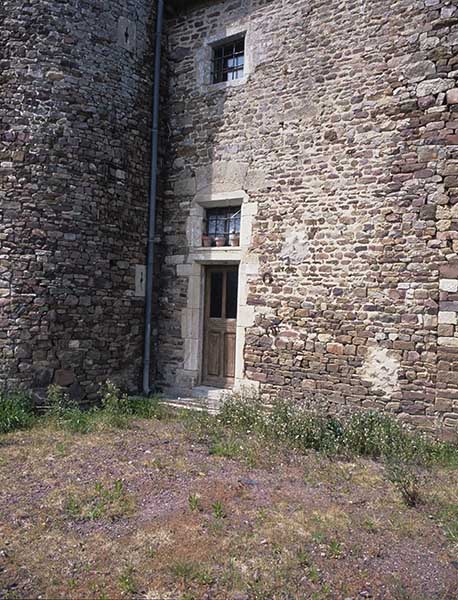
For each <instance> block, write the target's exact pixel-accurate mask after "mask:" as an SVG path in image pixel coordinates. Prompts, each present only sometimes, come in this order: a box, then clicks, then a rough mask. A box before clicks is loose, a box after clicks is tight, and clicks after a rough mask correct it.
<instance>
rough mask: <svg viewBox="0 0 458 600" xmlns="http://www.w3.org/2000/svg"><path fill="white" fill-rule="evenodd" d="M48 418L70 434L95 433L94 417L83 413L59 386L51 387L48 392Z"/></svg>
mask: <svg viewBox="0 0 458 600" xmlns="http://www.w3.org/2000/svg"><path fill="white" fill-rule="evenodd" d="M46 398H47V402H48V416H49V417H50V418H51V420H52V421H54V424H55V425H56V426H57V427H59V428H60V429H64V430H65V431H69V432H70V433H83V434H84V433H89V432H91V431H93V429H94V424H93V419H92V415H91V414H90V413H88V412H83V411H82V410H80V408H79V407H78V405H77V403H76V402H74V401H73V400H72V399H71V398H70V397H69V395H68V392H67V391H66V390H65V389H64V388H62V387H61V386H59V385H54V384H53V385H50V386H49V387H48V390H47V396H46Z"/></svg>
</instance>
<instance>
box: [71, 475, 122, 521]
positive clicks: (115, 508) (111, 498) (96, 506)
mask: <svg viewBox="0 0 458 600" xmlns="http://www.w3.org/2000/svg"><path fill="white" fill-rule="evenodd" d="M132 507H133V501H132V498H131V497H130V496H129V495H128V494H127V492H126V490H125V488H124V484H123V482H122V481H121V480H120V479H118V480H116V481H115V482H114V483H113V485H112V486H105V485H104V484H103V483H101V482H99V481H98V482H97V483H96V484H95V486H94V491H93V492H90V493H88V494H85V495H83V494H80V495H76V494H69V496H68V497H67V500H66V502H65V505H64V509H65V511H66V513H67V514H68V515H69V516H70V517H71V518H73V519H82V520H97V519H101V518H109V519H111V520H115V519H117V518H119V517H122V516H124V515H126V514H128V513H130V512H131V509H132Z"/></svg>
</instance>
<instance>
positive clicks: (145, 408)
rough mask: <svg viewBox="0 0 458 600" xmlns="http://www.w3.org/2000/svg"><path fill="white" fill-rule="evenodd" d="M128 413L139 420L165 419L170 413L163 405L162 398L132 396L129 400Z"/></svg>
mask: <svg viewBox="0 0 458 600" xmlns="http://www.w3.org/2000/svg"><path fill="white" fill-rule="evenodd" d="M128 411H129V414H131V415H132V416H134V417H138V418H139V419H159V420H161V419H165V418H166V417H167V416H168V415H169V412H168V411H167V408H166V407H165V406H164V405H163V404H161V402H160V396H152V397H150V398H145V397H142V396H131V397H129V399H128Z"/></svg>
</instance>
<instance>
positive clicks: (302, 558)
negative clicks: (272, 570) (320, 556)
mask: <svg viewBox="0 0 458 600" xmlns="http://www.w3.org/2000/svg"><path fill="white" fill-rule="evenodd" d="M297 562H298V563H299V565H300V566H301V567H308V566H309V564H310V556H309V553H308V552H307V551H306V550H304V549H303V548H300V549H299V550H298V551H297Z"/></svg>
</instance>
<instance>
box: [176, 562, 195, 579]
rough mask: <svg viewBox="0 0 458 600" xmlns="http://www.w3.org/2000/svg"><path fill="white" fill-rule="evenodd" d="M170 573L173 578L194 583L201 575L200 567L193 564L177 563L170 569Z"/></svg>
mask: <svg viewBox="0 0 458 600" xmlns="http://www.w3.org/2000/svg"><path fill="white" fill-rule="evenodd" d="M170 572H171V574H172V575H173V577H176V578H177V579H182V580H183V581H196V580H198V579H199V578H200V577H201V575H202V571H201V569H200V566H199V565H198V564H197V563H195V562H188V561H177V562H175V563H173V564H172V565H171V567H170Z"/></svg>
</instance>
